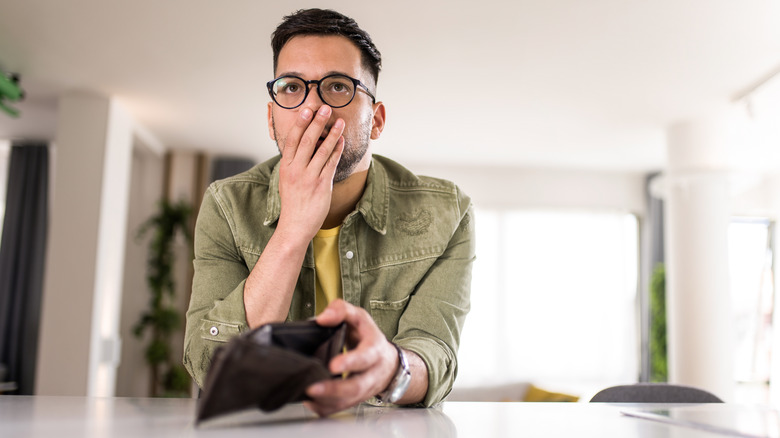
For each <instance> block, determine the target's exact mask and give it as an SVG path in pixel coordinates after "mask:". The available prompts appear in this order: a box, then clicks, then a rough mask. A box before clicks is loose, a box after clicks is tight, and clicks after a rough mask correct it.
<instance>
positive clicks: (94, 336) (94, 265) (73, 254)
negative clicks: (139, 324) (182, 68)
mask: <svg viewBox="0 0 780 438" xmlns="http://www.w3.org/2000/svg"><path fill="white" fill-rule="evenodd" d="M132 137H133V133H132V123H131V120H130V118H129V116H128V115H127V114H126V113H125V112H124V111H123V110H122V108H121V107H120V106H119V105H118V104H117V103H116V102H115V101H113V100H111V99H109V98H107V97H104V96H99V95H95V94H88V93H81V92H79V93H69V94H66V95H65V96H63V97H62V98H61V99H60V101H59V115H58V125H57V136H56V142H55V144H56V152H55V157H54V166H53V182H54V183H53V193H52V202H51V207H52V208H51V218H50V231H49V244H48V251H47V260H46V276H45V281H44V291H43V304H42V318H41V333H40V340H39V345H38V350H39V353H38V369H37V373H36V393H37V394H44V395H93V396H111V395H113V392H114V372H115V367H116V364H117V363H118V360H119V357H118V351H119V336H118V333H117V332H118V328H117V327H118V319H119V313H118V312H119V305H118V303H119V302H120V297H121V290H122V267H123V264H124V254H125V248H124V242H125V233H126V219H127V204H128V194H129V191H128V188H129V182H130V164H131V160H130V157H131V152H132Z"/></svg>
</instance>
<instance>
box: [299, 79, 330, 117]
mask: <svg viewBox="0 0 780 438" xmlns="http://www.w3.org/2000/svg"><path fill="white" fill-rule="evenodd" d="M306 86H307V87H309V94H308V95H307V96H306V100H304V101H303V105H301V109H303V108H309V109H310V110H311V111H312V112H313V113H316V112H317V110H318V109H319V108H320V107H321V106H322V105H324V104H325V102H323V101H322V99H320V93H318V92H317V90H318V88H317V87H319V85H317V84H306Z"/></svg>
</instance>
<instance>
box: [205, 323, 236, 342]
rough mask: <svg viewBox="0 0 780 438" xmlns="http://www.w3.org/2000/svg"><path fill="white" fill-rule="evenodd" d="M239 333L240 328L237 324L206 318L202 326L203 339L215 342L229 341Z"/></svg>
mask: <svg viewBox="0 0 780 438" xmlns="http://www.w3.org/2000/svg"><path fill="white" fill-rule="evenodd" d="M239 333H240V330H239V328H238V325H237V324H227V323H224V322H218V321H211V320H208V319H204V320H203V324H201V326H200V337H201V339H206V340H208V341H213V342H228V341H229V340H230V339H232V338H233V337H234V336H236V335H238V334H239Z"/></svg>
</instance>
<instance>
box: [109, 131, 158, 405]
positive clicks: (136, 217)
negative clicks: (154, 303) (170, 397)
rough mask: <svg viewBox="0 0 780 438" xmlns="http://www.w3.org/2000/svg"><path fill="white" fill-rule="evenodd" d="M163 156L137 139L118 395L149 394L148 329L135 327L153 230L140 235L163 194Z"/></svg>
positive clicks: (145, 291)
mask: <svg viewBox="0 0 780 438" xmlns="http://www.w3.org/2000/svg"><path fill="white" fill-rule="evenodd" d="M163 165H164V157H163V156H162V155H160V154H159V153H158V152H157V151H153V150H152V149H150V148H149V147H148V146H146V145H145V144H144V143H143V142H142V141H140V140H138V139H136V142H135V144H134V148H133V165H132V177H131V184H130V186H131V190H130V208H129V209H128V217H127V238H126V253H125V271H124V282H123V285H122V307H121V316H120V322H119V335H120V337H121V339H122V354H121V358H120V362H119V367H118V368H117V374H116V395H117V396H120V397H146V396H148V395H149V385H150V383H149V379H150V372H149V366H148V364H147V362H146V359H145V346H146V342H147V341H148V338H149V336H148V333H147V336H145V337H144V338H142V339H137V338H136V337H135V336H133V333H132V330H133V326H135V324H136V322H137V321H138V319H139V317H140V315H141V313H142V312H143V311H144V310H145V309H146V308H147V307H148V305H149V286H148V285H147V283H146V261H147V257H148V245H149V241H150V240H151V234H150V233H147V234H146V235H145V236H144V237H143V238H142V239H138V238H137V234H138V230H139V228H140V226H141V224H143V223H144V222H145V221H146V220H147V219H149V218H150V217H151V216H152V215H153V214H154V213H155V211H156V206H157V203H158V201H159V200H160V199H161V198H162V195H163V173H164V169H163Z"/></svg>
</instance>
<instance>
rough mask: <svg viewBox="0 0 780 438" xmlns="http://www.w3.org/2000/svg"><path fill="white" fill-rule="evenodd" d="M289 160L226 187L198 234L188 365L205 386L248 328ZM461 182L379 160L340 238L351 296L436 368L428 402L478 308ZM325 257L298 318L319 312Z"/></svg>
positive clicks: (309, 281)
mask: <svg viewBox="0 0 780 438" xmlns="http://www.w3.org/2000/svg"><path fill="white" fill-rule="evenodd" d="M278 162H279V157H278V156H277V157H275V158H272V159H271V160H269V161H267V162H265V163H261V164H259V165H257V166H255V167H253V168H252V169H250V170H248V171H246V172H244V173H241V174H239V175H236V176H234V177H231V178H227V179H224V180H220V181H216V182H214V183H213V184H211V186H210V187H209V188H208V190H207V192H206V194H205V195H204V198H203V203H202V205H201V209H200V213H199V215H198V220H197V224H196V227H195V261H194V265H195V276H194V278H193V285H192V297H191V299H190V307H189V310H188V311H187V326H186V331H185V338H184V365H185V367H186V368H187V370H188V371H189V372H190V374H191V375H192V376H193V378H194V379H195V381H196V382H197V384H198V385H199V386H202V385H203V380H204V378H205V375H206V372H207V370H208V367H209V364H210V360H211V357H212V354H213V352H214V349H215V348H216V347H217V346H219V345H220V344H221V343H224V342H227V341H228V340H229V339H230V338H231V337H233V336H235V335H237V334H238V333H240V332H242V331H244V330H247V329H248V325H247V322H246V314H245V310H244V301H243V290H244V283H245V282H246V279H247V277H248V276H249V273H250V271H251V269H252V268H253V267H254V265H255V263H256V262H257V260H258V258H259V257H260V254H261V253H262V252H263V248H264V247H265V245H266V244H267V243H268V240H269V239H270V238H271V235H272V234H273V233H274V230H275V227H276V222H277V220H278V218H279V213H280V210H281V203H280V198H279V169H278V166H277V164H278ZM472 210H473V208H472V204H471V200H470V198H469V197H468V196H466V195H465V194H464V193H463V192H461V191H460V189H458V187H457V186H455V185H454V184H453V183H451V182H449V181H444V180H440V179H434V178H429V177H422V176H415V175H414V174H412V173H411V172H410V171H408V170H407V169H405V168H403V167H402V166H401V165H399V164H398V163H395V162H394V161H392V160H389V159H387V158H384V157H381V156H378V155H374V156H373V159H372V163H371V166H370V168H369V171H368V178H367V183H366V188H365V191H364V193H363V196H362V198H361V199H360V201H358V203H357V206H356V208H355V211H354V212H352V213H351V214H350V215H348V216H347V217H346V219H345V220H344V223H343V224H342V227H341V232H340V233H339V243H338V244H339V254H340V263H341V278H342V285H343V293H344V300H346V301H347V302H349V303H351V304H353V305H356V306H360V307H362V308H364V309H366V310H367V311H368V312H369V313H370V314H371V316H372V318H373V319H374V321H375V322H376V324H377V326H378V327H379V328H380V329H381V330H382V332H383V333H384V334H385V336H386V337H387V338H388V339H389V340H391V341H393V342H395V343H397V344H398V345H399V346H401V347H403V348H405V349H408V350H410V351H413V352H415V353H417V354H418V355H419V356H420V357H421V358H422V359H423V361H424V362H425V364H426V366H427V368H428V393H427V395H426V397H425V400H424V401H423V405H425V406H431V405H433V404H435V403H437V402H439V401H441V400H442V399H443V398H444V397H446V395H447V394H448V393H449V392H450V390H451V389H452V384H453V382H454V380H455V376H456V374H457V357H456V353H457V350H458V344H459V342H460V331H461V329H462V327H463V322H464V320H465V317H466V314H467V313H468V311H469V307H470V301H469V294H470V288H471V267H472V263H473V261H474V222H473V220H472V216H473V211H472ZM314 284H315V272H314V256H313V252H312V245H311V243H310V244H309V248H308V250H307V251H306V256H305V258H304V261H303V266H302V267H301V273H300V275H299V277H298V281H297V284H296V285H295V292H294V294H293V298H292V303H291V304H290V311H289V313H288V315H287V320H290V321H292V320H302V319H307V318H310V317H313V316H314V308H315V306H314V296H315V295H314Z"/></svg>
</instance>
